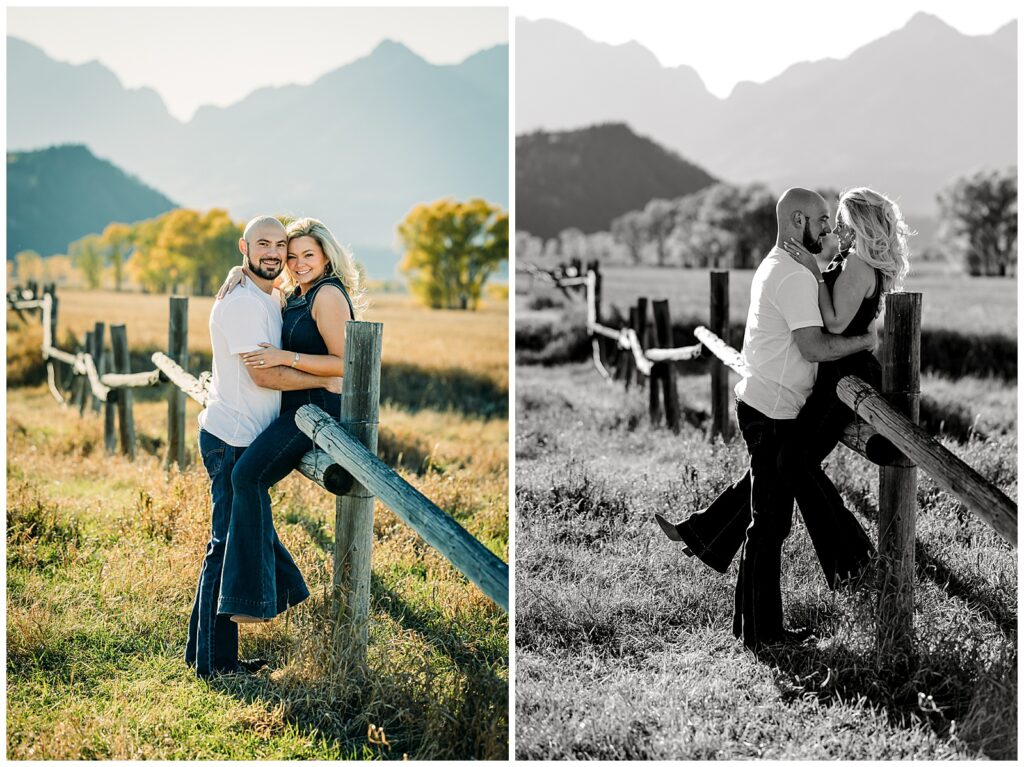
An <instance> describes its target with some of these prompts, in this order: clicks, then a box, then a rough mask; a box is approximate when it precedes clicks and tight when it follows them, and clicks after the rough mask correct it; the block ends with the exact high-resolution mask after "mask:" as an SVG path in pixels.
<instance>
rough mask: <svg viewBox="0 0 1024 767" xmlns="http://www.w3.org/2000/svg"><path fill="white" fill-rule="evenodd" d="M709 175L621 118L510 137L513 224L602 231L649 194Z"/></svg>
mask: <svg viewBox="0 0 1024 767" xmlns="http://www.w3.org/2000/svg"><path fill="white" fill-rule="evenodd" d="M714 182H715V179H713V178H712V177H711V176H710V175H708V174H707V173H705V172H704V171H703V170H702V169H701V168H698V167H697V166H695V165H693V164H692V163H689V162H687V161H686V160H684V159H683V158H682V157H680V156H679V155H677V154H675V153H674V152H670V151H668V150H666V149H664V148H663V147H661V146H659V145H658V144H656V143H654V142H653V141H650V140H649V139H646V138H643V137H641V136H637V135H636V134H635V133H633V131H631V130H630V129H629V126H627V125H624V124H622V123H608V124H605V125H596V126H593V127H590V128H583V129H581V130H578V131H565V132H544V131H537V132H535V133H528V134H524V135H522V136H517V137H516V229H519V230H522V231H527V232H530V233H531V234H533V235H536V236H538V237H555V236H557V235H558V233H559V232H561V231H562V230H563V229H567V228H569V227H576V228H577V229H580V230H582V231H583V232H587V233H589V232H596V231H607V230H608V229H609V227H610V226H611V222H612V219H614V218H615V217H616V216H620V215H622V214H623V213H626V212H627V211H630V210H637V209H639V208H643V207H644V205H646V204H647V201H648V200H651V199H652V198H663V199H671V198H675V197H682V196H683V195H687V194H690V193H691V192H696V191H697V190H698V189H702V188H704V187H705V186H708V185H709V184H713V183H714Z"/></svg>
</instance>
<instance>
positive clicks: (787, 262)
mask: <svg viewBox="0 0 1024 767" xmlns="http://www.w3.org/2000/svg"><path fill="white" fill-rule="evenodd" d="M823 324H824V323H823V322H822V321H821V310H820V309H819V308H818V281H817V280H816V279H815V278H814V275H813V274H811V272H810V270H808V269H807V268H806V267H804V266H801V265H800V264H799V263H797V262H796V261H795V260H794V259H793V258H792V256H790V255H789V254H787V253H786V251H784V250H782V249H781V248H778V247H775V248H772V249H771V250H770V251H769V252H768V255H767V256H766V257H765V259H764V261H762V262H761V265H760V266H758V267H757V271H755V272H754V279H753V281H752V282H751V284H750V311H749V312H748V313H747V328H746V332H745V333H744V334H743V361H744V363H746V366H747V375H746V376H745V377H744V378H743V379H742V380H741V381H740V382H739V383H738V384H736V396H737V397H738V398H739V399H740V400H741V401H742V402H744V403H745V404H747V405H749V406H750V407H752V408H754V409H755V410H758V411H760V412H762V413H764V414H765V415H766V416H768V417H769V418H776V419H789V418H796V416H797V413H799V412H800V408H802V407H803V405H804V402H806V401H807V395H809V394H810V393H811V388H812V387H813V386H814V378H815V376H816V375H817V373H818V363H816V362H808V361H807V360H806V359H804V356H803V355H802V354H800V349H799V347H797V345H796V341H794V340H793V331H794V330H799V329H800V328H810V327H822V325H823Z"/></svg>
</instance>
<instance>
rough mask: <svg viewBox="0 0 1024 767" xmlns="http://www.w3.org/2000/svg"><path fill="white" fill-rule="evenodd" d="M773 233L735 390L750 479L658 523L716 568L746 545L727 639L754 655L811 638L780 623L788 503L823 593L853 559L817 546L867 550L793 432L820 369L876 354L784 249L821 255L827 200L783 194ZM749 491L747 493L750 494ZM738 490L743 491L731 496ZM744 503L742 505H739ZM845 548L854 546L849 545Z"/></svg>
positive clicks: (804, 192) (754, 289)
mask: <svg viewBox="0 0 1024 767" xmlns="http://www.w3.org/2000/svg"><path fill="white" fill-rule="evenodd" d="M776 217H777V222H778V234H777V237H776V241H775V247H773V248H772V249H771V250H770V251H769V252H768V255H767V256H766V257H765V258H764V260H763V261H762V262H761V264H760V266H758V268H757V270H756V271H755V272H754V278H753V281H752V282H751V286H750V309H749V311H748V314H747V324H746V331H745V333H744V338H743V350H742V354H743V360H744V362H745V364H746V374H745V375H744V377H743V378H742V379H741V380H740V382H739V383H738V384H737V385H736V400H737V402H736V416H737V420H738V421H739V425H740V431H741V432H742V434H743V439H744V441H745V443H746V446H747V452H748V455H749V458H750V463H749V471H748V474H747V475H744V477H743V478H741V479H740V480H739V481H738V482H736V483H735V484H734V485H733V486H731V487H729V488H727V489H726V491H725V492H723V493H722V495H721V496H719V498H718V499H716V501H715V502H714V503H713V504H712V505H711V507H709V508H708V510H707V511H706V512H702V513H698V514H694V515H693V516H691V517H690V518H689V519H687V520H686V521H685V522H683V523H680V524H678V525H672V524H671V523H669V522H667V521H666V520H664V519H663V518H661V517H660V516H659V517H658V522H659V524H660V525H661V527H662V529H663V530H664V531H665V533H666V534H667V535H668V536H669V537H670V538H672V539H673V540H682V541H684V542H685V543H686V544H687V546H688V547H689V549H690V551H691V552H692V553H693V554H695V555H696V556H698V557H699V558H700V559H701V560H702V561H704V562H705V563H706V564H708V565H710V566H711V567H714V568H715V569H717V570H719V571H720V572H725V571H726V569H727V568H728V566H729V563H730V561H731V560H732V557H733V556H734V554H735V551H736V548H737V547H739V546H740V545H741V543H742V554H741V558H740V572H739V578H738V580H737V583H736V607H735V613H734V617H733V633H734V634H735V635H736V636H737V638H742V640H743V643H744V644H745V645H746V646H748V647H750V648H753V649H757V648H760V647H762V646H764V645H769V644H775V643H779V642H785V641H793V640H799V639H802V638H804V637H805V636H806V635H807V634H808V633H809V632H806V631H802V632H795V631H789V630H787V629H785V628H784V626H783V619H782V593H781V587H780V578H781V553H782V543H783V541H784V540H785V539H786V537H787V536H788V535H789V531H790V527H791V524H792V516H793V500H794V497H795V498H796V500H797V501H799V503H800V508H801V511H802V512H803V515H804V519H805V520H806V521H807V522H808V529H809V530H812V531H813V532H820V535H812V538H814V539H815V547H816V550H817V551H818V555H819V559H821V560H822V567H823V569H825V572H826V578H827V579H828V581H829V585H830V586H834V585H835V582H836V580H837V578H838V577H840V576H845V575H850V573H849V572H845V571H844V570H849V569H851V568H856V567H857V566H858V564H861V562H860V560H861V559H862V557H860V556H859V554H860V553H861V552H860V551H859V549H858V550H857V551H858V556H857V557H856V559H857V561H856V562H852V563H844V562H835V561H832V560H831V559H830V557H831V556H832V554H831V553H830V552H829V551H825V550H824V549H826V548H830V549H835V548H836V547H826V546H825V545H824V544H823V545H821V546H820V547H819V542H820V541H827V540H830V539H831V540H835V538H836V536H837V533H836V531H835V530H826V529H824V528H825V527H827V526H832V527H837V528H840V529H842V530H843V531H844V534H845V532H846V531H847V530H848V531H849V535H850V536H851V537H857V531H860V536H862V538H863V541H862V543H863V544H864V546H863V547H862V548H864V551H865V552H866V553H867V554H868V555H869V554H870V545H871V544H870V541H869V540H868V539H867V537H866V536H865V535H864V533H863V530H861V529H860V526H859V524H857V522H856V520H855V519H853V518H852V515H851V514H850V513H849V512H848V511H847V510H846V509H845V507H844V506H843V503H842V498H841V497H840V496H839V493H838V491H836V489H835V486H834V485H833V484H832V482H831V480H829V478H828V477H827V476H826V475H825V473H824V471H822V469H821V459H822V458H823V457H824V456H821V455H819V454H817V453H816V452H814V449H813V448H810V447H809V445H808V435H806V434H801V433H800V432H799V431H798V429H797V420H796V419H797V415H798V414H799V412H800V409H801V408H802V407H803V405H804V403H805V402H806V400H807V397H808V395H809V394H810V393H811V389H812V387H813V386H814V379H815V375H816V372H817V363H818V362H824V361H828V360H835V359H840V358H841V357H846V356H848V355H850V354H854V353H856V352H858V351H861V350H863V349H868V350H870V349H873V348H874V345H875V338H874V334H872V333H868V334H865V335H861V336H852V337H848V336H839V335H829V334H828V333H826V332H825V331H824V323H823V322H822V318H821V312H820V310H819V309H818V282H819V279H818V278H817V277H815V276H814V275H813V274H812V273H811V272H810V271H809V270H808V269H807V268H805V267H804V266H802V265H800V264H799V263H798V262H797V261H796V260H795V259H793V258H792V257H790V256H789V255H788V254H787V253H786V252H785V251H784V250H783V249H782V243H784V242H787V241H788V240H789V239H790V238H795V239H797V240H799V241H800V242H802V243H803V245H804V247H805V248H807V249H808V250H809V251H811V252H812V253H820V252H821V249H822V241H823V240H824V238H825V236H826V235H827V234H828V233H829V231H830V229H831V223H830V222H831V219H830V216H829V208H828V204H827V203H826V202H825V200H824V199H823V198H822V197H821V195H819V194H818V193H816V192H813V191H811V190H808V189H801V188H793V189H788V190H786V192H785V193H784V194H783V195H782V197H780V198H779V201H778V204H777V205H776ZM747 493H749V495H746V494H747ZM738 494H744V497H743V498H738V497H737V496H738ZM748 497H749V504H748V503H747V502H746V500H747V498H748ZM850 550H851V551H853V550H854V547H851V548H850Z"/></svg>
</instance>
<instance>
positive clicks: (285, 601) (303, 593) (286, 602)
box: [217, 587, 309, 619]
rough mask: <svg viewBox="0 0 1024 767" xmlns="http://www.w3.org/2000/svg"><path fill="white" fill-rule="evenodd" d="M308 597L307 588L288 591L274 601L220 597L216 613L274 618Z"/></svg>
mask: <svg viewBox="0 0 1024 767" xmlns="http://www.w3.org/2000/svg"><path fill="white" fill-rule="evenodd" d="M308 597H309V589H307V588H305V587H303V588H302V589H299V590H295V591H290V592H289V593H288V594H287V595H285V596H283V597H281V598H278V599H277V601H276V602H274V601H268V602H256V601H254V600H251V599H234V598H230V597H221V599H220V602H219V603H218V604H217V614H218V615H251V616H252V617H253V618H267V619H270V618H276V617H277V616H278V615H280V614H281V613H283V612H284V611H285V610H287V609H288V608H289V607H295V605H297V604H300V603H301V602H304V601H305V600H306V599H307V598H308Z"/></svg>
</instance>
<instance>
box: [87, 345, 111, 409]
mask: <svg viewBox="0 0 1024 767" xmlns="http://www.w3.org/2000/svg"><path fill="white" fill-rule="evenodd" d="M91 340H92V339H90V341H91ZM93 343H94V346H95V342H93ZM82 364H83V365H84V366H85V375H86V380H87V381H88V382H89V392H90V394H91V395H92V397H93V398H94V399H95V400H96V401H97V402H106V401H107V399H108V397H109V396H110V387H109V386H104V385H103V383H102V382H101V381H100V374H99V373H98V372H97V371H96V361H95V360H94V359H93V358H92V355H91V354H83V355H82Z"/></svg>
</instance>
